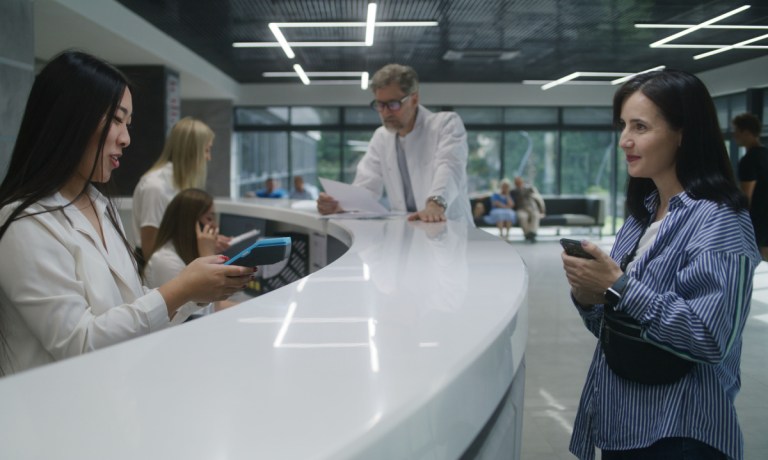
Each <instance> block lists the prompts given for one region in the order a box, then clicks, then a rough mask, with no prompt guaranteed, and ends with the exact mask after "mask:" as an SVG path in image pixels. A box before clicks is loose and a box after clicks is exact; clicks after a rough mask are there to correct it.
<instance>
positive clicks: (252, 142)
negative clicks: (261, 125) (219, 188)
mask: <svg viewBox="0 0 768 460" xmlns="http://www.w3.org/2000/svg"><path fill="white" fill-rule="evenodd" d="M235 157H236V158H235V159H236V161H235V162H234V164H235V165H237V167H238V171H237V176H236V180H235V182H236V184H235V190H234V194H235V196H247V195H249V194H250V193H249V192H253V193H255V192H256V190H258V189H259V188H260V187H261V186H262V184H263V183H264V181H265V180H266V179H267V178H268V177H274V178H276V179H279V178H282V177H286V176H287V172H288V133H287V132H259V131H249V132H240V133H237V135H236V136H235Z"/></svg>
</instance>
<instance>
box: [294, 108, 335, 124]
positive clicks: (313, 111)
mask: <svg viewBox="0 0 768 460" xmlns="http://www.w3.org/2000/svg"><path fill="white" fill-rule="evenodd" d="M291 124H292V125H338V124H339V109H338V107H291Z"/></svg>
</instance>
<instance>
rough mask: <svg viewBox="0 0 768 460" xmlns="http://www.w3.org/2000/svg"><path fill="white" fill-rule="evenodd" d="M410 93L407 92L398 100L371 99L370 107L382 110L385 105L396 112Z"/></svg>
mask: <svg viewBox="0 0 768 460" xmlns="http://www.w3.org/2000/svg"><path fill="white" fill-rule="evenodd" d="M412 95H413V94H409V95H407V96H405V97H404V98H402V99H400V100H399V101H388V102H380V101H377V100H373V101H371V108H372V109H373V110H375V111H377V112H383V111H384V107H386V108H388V109H389V111H390V112H397V111H398V110H400V109H401V108H402V107H403V102H405V101H406V99H408V98H409V97H411V96H412Z"/></svg>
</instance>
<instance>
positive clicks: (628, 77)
mask: <svg viewBox="0 0 768 460" xmlns="http://www.w3.org/2000/svg"><path fill="white" fill-rule="evenodd" d="M665 67H666V66H663V65H660V66H656V67H654V68H652V69H648V70H643V71H642V72H637V73H633V74H631V75H627V76H626V77H621V78H617V79H616V80H613V81H612V82H611V84H612V85H618V84H620V83H624V82H625V81H627V80H631V79H633V78H635V76H637V75H640V74H643V73H648V72H654V71H656V70H664V68H665Z"/></svg>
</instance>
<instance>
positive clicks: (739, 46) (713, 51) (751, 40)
mask: <svg viewBox="0 0 768 460" xmlns="http://www.w3.org/2000/svg"><path fill="white" fill-rule="evenodd" d="M766 38H768V34H765V35H761V36H759V37H755V38H750V39H749V40H744V41H743V42H739V43H735V44H733V45H728V46H724V47H722V48H720V49H716V50H712V51H707V52H706V53H701V54H697V55H696V56H694V57H693V59H696V60H698V59H703V58H705V57H709V56H713V55H715V54H718V53H723V52H725V51H730V50H732V49H734V48H742V47H744V45H748V44H750V43H753V42H756V41H760V40H763V39H766Z"/></svg>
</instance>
